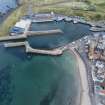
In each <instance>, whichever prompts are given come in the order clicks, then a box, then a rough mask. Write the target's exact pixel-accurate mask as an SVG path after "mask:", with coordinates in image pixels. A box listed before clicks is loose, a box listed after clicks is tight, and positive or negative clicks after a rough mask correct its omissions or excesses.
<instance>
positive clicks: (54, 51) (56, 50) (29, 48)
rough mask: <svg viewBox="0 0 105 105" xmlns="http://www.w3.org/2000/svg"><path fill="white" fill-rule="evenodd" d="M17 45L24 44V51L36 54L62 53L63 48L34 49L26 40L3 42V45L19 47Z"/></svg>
mask: <svg viewBox="0 0 105 105" xmlns="http://www.w3.org/2000/svg"><path fill="white" fill-rule="evenodd" d="M19 46H25V48H26V53H35V54H36V53H37V54H45V55H55V56H56V55H61V54H62V53H63V50H62V49H61V48H57V49H53V50H41V49H34V48H32V47H31V46H30V45H29V43H28V42H27V41H26V42H12V43H11V42H10V43H4V47H6V48H8V47H19Z"/></svg>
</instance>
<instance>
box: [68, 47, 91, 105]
mask: <svg viewBox="0 0 105 105" xmlns="http://www.w3.org/2000/svg"><path fill="white" fill-rule="evenodd" d="M68 51H70V52H72V53H73V54H74V55H75V57H76V60H77V63H78V72H79V75H80V83H81V93H80V105H91V99H90V96H89V86H88V79H87V73H86V67H85V64H84V62H83V60H82V59H81V57H80V56H79V54H78V53H77V52H76V51H75V50H74V48H72V47H68ZM78 97H79V96H78Z"/></svg>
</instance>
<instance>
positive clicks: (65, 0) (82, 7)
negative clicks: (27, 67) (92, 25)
mask: <svg viewBox="0 0 105 105" xmlns="http://www.w3.org/2000/svg"><path fill="white" fill-rule="evenodd" d="M76 1H79V0H75V1H74V0H21V3H22V4H21V6H20V7H19V8H17V9H16V10H15V11H14V12H13V13H11V15H10V16H8V17H7V19H6V20H5V21H4V22H3V23H2V24H1V25H0V36H4V35H7V34H8V32H9V29H10V28H11V26H13V25H14V24H15V23H16V21H18V20H19V19H20V17H21V16H23V15H26V14H27V11H28V8H29V4H32V5H33V6H32V12H34V13H38V12H51V11H54V12H55V13H59V14H64V15H68V16H70V15H73V16H75V15H78V16H83V17H84V18H85V19H87V20H94V21H95V20H104V19H105V0H88V2H76Z"/></svg>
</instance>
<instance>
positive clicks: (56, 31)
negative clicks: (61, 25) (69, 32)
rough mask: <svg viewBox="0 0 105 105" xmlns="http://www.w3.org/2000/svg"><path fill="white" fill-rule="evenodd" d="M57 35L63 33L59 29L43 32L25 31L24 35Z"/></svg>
mask: <svg viewBox="0 0 105 105" xmlns="http://www.w3.org/2000/svg"><path fill="white" fill-rule="evenodd" d="M57 33H63V31H62V30H60V29H55V30H45V31H27V32H26V33H25V34H26V35H27V36H33V35H48V34H57Z"/></svg>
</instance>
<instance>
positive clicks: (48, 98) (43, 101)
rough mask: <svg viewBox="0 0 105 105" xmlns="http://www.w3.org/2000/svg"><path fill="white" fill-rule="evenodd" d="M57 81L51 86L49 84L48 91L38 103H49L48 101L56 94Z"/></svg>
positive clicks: (48, 104)
mask: <svg viewBox="0 0 105 105" xmlns="http://www.w3.org/2000/svg"><path fill="white" fill-rule="evenodd" d="M58 86H59V83H58V82H57V83H56V84H55V83H54V85H53V86H51V89H50V92H49V93H48V94H47V95H46V96H45V97H44V99H42V101H41V102H40V105H50V103H51V102H52V101H53V99H54V97H55V96H56V92H57V90H58Z"/></svg>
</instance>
